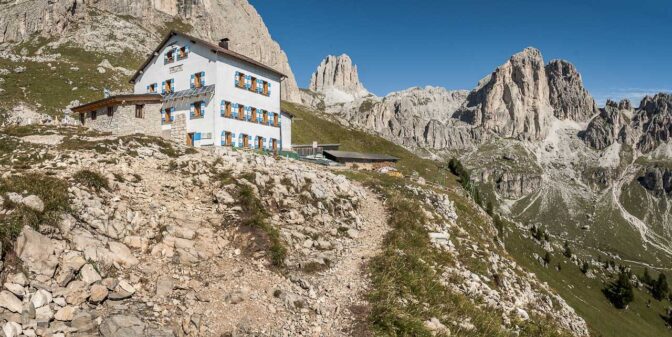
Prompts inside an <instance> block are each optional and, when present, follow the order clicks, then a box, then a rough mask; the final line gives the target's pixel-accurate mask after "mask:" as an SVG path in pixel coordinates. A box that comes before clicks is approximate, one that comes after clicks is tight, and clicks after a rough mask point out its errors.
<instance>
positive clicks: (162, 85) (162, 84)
mask: <svg viewBox="0 0 672 337" xmlns="http://www.w3.org/2000/svg"><path fill="white" fill-rule="evenodd" d="M165 94H166V81H163V82H161V95H165Z"/></svg>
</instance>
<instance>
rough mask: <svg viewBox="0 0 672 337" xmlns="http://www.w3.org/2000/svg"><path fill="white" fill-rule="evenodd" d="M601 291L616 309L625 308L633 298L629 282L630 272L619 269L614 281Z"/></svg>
mask: <svg viewBox="0 0 672 337" xmlns="http://www.w3.org/2000/svg"><path fill="white" fill-rule="evenodd" d="M602 293H603V294H604V295H605V296H606V297H607V299H609V301H611V303H612V304H613V305H614V306H615V307H616V308H618V309H625V308H626V307H627V306H628V304H630V302H632V301H633V300H634V299H635V294H634V292H633V290H632V284H631V283H630V272H627V271H625V270H621V272H620V273H619V274H618V278H617V279H616V281H614V282H612V283H611V284H610V285H608V286H607V287H605V288H604V289H602Z"/></svg>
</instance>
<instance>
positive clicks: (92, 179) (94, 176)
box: [72, 169, 110, 192]
mask: <svg viewBox="0 0 672 337" xmlns="http://www.w3.org/2000/svg"><path fill="white" fill-rule="evenodd" d="M72 178H73V179H75V181H76V182H77V183H79V184H81V185H83V186H85V187H87V188H90V189H93V190H94V191H96V192H98V191H100V190H102V189H103V188H104V189H109V188H110V185H109V183H108V181H107V178H105V177H103V175H101V174H100V173H98V172H95V171H91V170H86V169H84V170H79V171H77V173H75V174H74V175H73V176H72Z"/></svg>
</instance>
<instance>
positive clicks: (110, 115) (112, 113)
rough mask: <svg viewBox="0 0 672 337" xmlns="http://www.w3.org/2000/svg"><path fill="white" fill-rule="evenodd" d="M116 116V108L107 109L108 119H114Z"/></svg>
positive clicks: (109, 107)
mask: <svg viewBox="0 0 672 337" xmlns="http://www.w3.org/2000/svg"><path fill="white" fill-rule="evenodd" d="M113 115H114V107H111V106H108V107H107V117H112V116H113Z"/></svg>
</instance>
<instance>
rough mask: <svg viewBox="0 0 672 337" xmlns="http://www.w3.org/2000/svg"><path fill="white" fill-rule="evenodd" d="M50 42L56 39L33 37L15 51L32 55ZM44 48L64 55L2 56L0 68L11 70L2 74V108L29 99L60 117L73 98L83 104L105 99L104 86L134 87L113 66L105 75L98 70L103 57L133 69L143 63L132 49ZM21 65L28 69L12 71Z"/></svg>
mask: <svg viewBox="0 0 672 337" xmlns="http://www.w3.org/2000/svg"><path fill="white" fill-rule="evenodd" d="M49 42H53V41H50V40H45V39H43V38H34V39H32V40H30V41H28V42H24V43H22V44H20V45H18V46H16V47H15V51H16V52H19V51H20V50H22V49H23V48H25V49H26V50H28V52H29V53H28V55H29V56H33V54H34V53H35V51H37V50H38V49H39V48H40V47H44V46H46V45H47V44H48V43H49ZM42 50H43V51H44V52H45V53H47V54H57V53H58V54H60V55H61V56H60V57H58V58H57V60H55V61H53V62H47V63H39V62H32V61H20V62H12V61H10V60H7V59H0V68H6V69H9V70H11V73H10V74H8V75H5V76H3V78H4V79H5V82H4V83H3V84H2V85H1V86H2V88H3V89H4V90H5V91H4V92H2V93H0V107H5V108H11V107H12V106H15V105H16V104H18V103H19V102H26V103H29V104H30V105H34V106H36V107H38V108H39V109H38V111H40V112H45V113H48V114H50V115H53V116H58V117H59V118H60V117H62V112H61V111H62V110H63V109H64V108H65V107H66V106H67V105H68V104H69V103H70V102H71V101H74V100H79V101H80V102H82V103H83V102H89V101H93V100H97V99H101V98H103V88H109V89H112V90H123V91H129V90H131V89H132V87H131V85H130V84H129V83H128V80H129V78H128V77H127V76H126V75H123V74H121V73H117V72H114V71H112V70H110V69H106V72H105V73H104V74H101V73H99V72H98V70H97V68H98V64H100V62H101V61H102V60H104V59H108V60H109V61H110V62H111V63H112V65H113V66H122V67H124V68H127V69H131V70H132V69H135V68H137V67H138V66H139V65H140V64H141V62H142V58H141V57H140V56H139V55H135V54H134V53H132V52H130V51H125V52H123V53H121V54H119V55H111V54H102V53H96V52H90V51H86V50H84V49H81V48H73V47H59V48H56V49H52V48H50V47H44V48H43V49H42ZM49 64H51V67H50V66H49ZM19 66H21V67H25V68H26V70H25V71H24V72H22V73H15V72H14V71H13V70H14V69H15V68H16V67H19ZM73 88H76V89H74V90H73Z"/></svg>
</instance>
